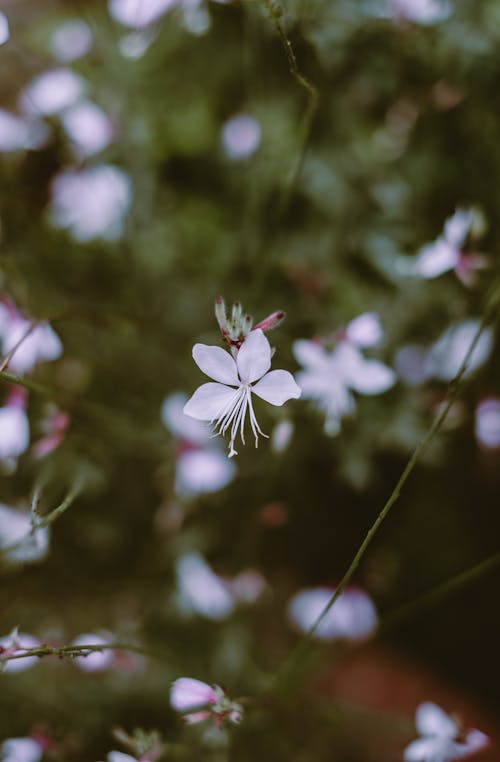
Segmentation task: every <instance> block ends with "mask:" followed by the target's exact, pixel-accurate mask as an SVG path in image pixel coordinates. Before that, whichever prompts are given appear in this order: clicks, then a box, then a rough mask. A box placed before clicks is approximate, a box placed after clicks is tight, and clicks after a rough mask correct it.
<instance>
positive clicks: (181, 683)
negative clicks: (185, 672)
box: [170, 677, 219, 712]
mask: <svg viewBox="0 0 500 762" xmlns="http://www.w3.org/2000/svg"><path fill="white" fill-rule="evenodd" d="M218 699H219V696H218V695H217V693H216V692H215V690H214V689H213V688H212V687H211V686H210V685H208V683H203V682H202V681H201V680H195V679H194V678H192V677H179V678H178V680H175V681H174V682H173V683H172V687H171V688H170V706H171V707H172V709H175V711H176V712H187V711H190V710H191V709H198V708H199V707H203V706H207V705H210V704H215V703H217V701H218Z"/></svg>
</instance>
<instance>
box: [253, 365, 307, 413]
mask: <svg viewBox="0 0 500 762" xmlns="http://www.w3.org/2000/svg"><path fill="white" fill-rule="evenodd" d="M252 392H254V393H255V394H256V395H257V396H258V397H260V398H261V399H263V400H265V401H266V402H270V403H271V405H278V406H279V405H283V404H284V403H285V402H286V401H287V400H290V399H298V398H299V397H300V395H301V394H302V392H301V389H300V387H299V386H298V385H297V383H296V382H295V379H294V377H293V376H292V374H291V373H289V372H288V371H287V370H272V371H271V372H270V373H266V375H265V376H264V377H263V378H261V379H260V381H258V382H257V383H256V384H255V386H252Z"/></svg>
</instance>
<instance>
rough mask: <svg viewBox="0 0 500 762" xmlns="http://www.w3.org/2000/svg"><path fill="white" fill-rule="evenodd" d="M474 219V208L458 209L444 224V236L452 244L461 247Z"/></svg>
mask: <svg viewBox="0 0 500 762" xmlns="http://www.w3.org/2000/svg"><path fill="white" fill-rule="evenodd" d="M473 220H474V214H473V212H472V210H470V209H457V210H456V212H455V214H453V215H452V216H451V217H448V219H447V220H446V222H445V224H444V237H445V238H446V240H447V241H448V242H449V243H450V244H451V245H452V246H454V247H455V248H457V249H459V248H460V247H461V246H462V245H463V243H464V242H465V239H466V238H467V234H468V232H469V230H470V227H471V225H472V222H473Z"/></svg>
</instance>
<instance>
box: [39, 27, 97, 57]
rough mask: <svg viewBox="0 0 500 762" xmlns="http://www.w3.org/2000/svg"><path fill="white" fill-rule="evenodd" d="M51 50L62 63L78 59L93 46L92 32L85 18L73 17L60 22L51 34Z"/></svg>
mask: <svg viewBox="0 0 500 762" xmlns="http://www.w3.org/2000/svg"><path fill="white" fill-rule="evenodd" d="M49 44H50V50H51V52H52V54H53V55H54V57H55V58H56V59H57V60H58V61H60V62H61V63H69V62H70V61H76V60H77V59H78V58H82V57H83V56H85V55H86V54H87V53H88V52H89V50H90V48H91V47H92V32H91V31H90V27H89V25H88V24H87V23H86V22H85V21H84V20H83V19H71V20H70V21H65V22H64V23H62V24H60V25H59V26H58V27H57V29H55V30H54V32H53V33H52V35H51V38H50V43H49Z"/></svg>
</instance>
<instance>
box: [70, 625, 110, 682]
mask: <svg viewBox="0 0 500 762" xmlns="http://www.w3.org/2000/svg"><path fill="white" fill-rule="evenodd" d="M109 642H110V638H109V637H105V638H104V637H103V636H102V635H96V634H95V633H93V632H86V633H82V635H78V637H77V638H75V640H74V641H73V642H72V644H71V645H73V646H85V645H92V646H99V645H103V646H105V645H107V644H108V643H109ZM113 659H114V652H113V651H112V650H111V649H110V648H105V649H104V650H103V651H93V652H92V653H89V654H88V656H77V657H75V658H74V659H73V661H74V663H75V664H76V665H77V666H78V667H80V669H81V670H83V671H84V672H101V671H102V670H105V669H108V667H110V666H111V665H112V663H113Z"/></svg>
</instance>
